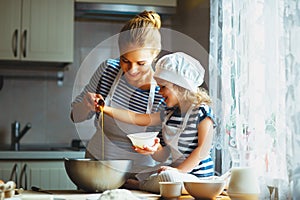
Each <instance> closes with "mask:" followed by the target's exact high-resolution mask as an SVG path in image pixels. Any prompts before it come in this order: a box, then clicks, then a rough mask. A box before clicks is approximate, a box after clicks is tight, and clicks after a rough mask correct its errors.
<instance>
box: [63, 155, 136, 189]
mask: <svg viewBox="0 0 300 200" xmlns="http://www.w3.org/2000/svg"><path fill="white" fill-rule="evenodd" d="M64 163H65V169H66V172H67V174H68V176H69V178H70V179H71V180H72V182H73V183H74V184H75V185H76V186H77V187H78V188H79V189H82V190H85V191H87V192H103V191H105V190H111V189H117V188H119V187H120V186H122V185H123V184H124V183H125V181H126V179H127V178H128V175H129V171H130V169H131V166H132V160H93V159H89V158H86V159H68V158H65V161H64Z"/></svg>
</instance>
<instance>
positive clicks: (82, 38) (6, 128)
mask: <svg viewBox="0 0 300 200" xmlns="http://www.w3.org/2000/svg"><path fill="white" fill-rule="evenodd" d="M208 2H209V1H208V0H207V1H203V0H201V1H199V0H198V1H195V0H189V1H186V0H179V1H178V5H179V7H178V14H177V15H176V16H175V17H174V18H173V19H172V23H170V22H169V23H168V24H172V29H174V30H177V31H179V32H181V33H184V34H186V35H188V36H189V37H191V38H193V39H194V40H196V41H197V42H199V43H200V44H201V45H202V46H203V48H204V49H205V50H206V51H208V46H209V42H208V38H209V37H208V35H209V9H208ZM122 25H123V22H120V23H119V22H109V23H108V22H99V21H98V22H95V21H94V22H91V21H90V22H86V21H76V22H75V52H74V63H73V64H71V65H69V66H68V70H67V71H66V72H65V73H64V82H63V85H62V86H58V85H57V83H56V82H55V81H49V80H19V79H5V80H4V86H3V89H2V90H1V91H0V145H5V144H7V145H8V144H10V132H11V123H12V122H14V121H15V120H18V121H20V122H21V128H23V127H24V126H25V124H26V123H27V122H30V123H31V124H32V128H31V129H30V130H29V131H28V133H27V134H26V135H25V136H24V138H23V139H22V140H21V144H39V145H45V144H49V145H58V146H60V145H70V142H71V140H72V139H77V138H79V136H78V134H77V130H76V127H75V126H74V124H73V123H72V122H71V121H70V118H69V114H70V103H71V101H72V91H73V85H74V81H75V77H76V74H77V71H78V70H79V68H80V64H81V62H82V61H83V59H84V58H85V56H86V55H87V54H88V53H89V51H90V50H92V49H93V48H94V47H95V46H96V45H97V44H99V43H100V42H101V41H103V40H105V39H107V38H109V37H110V36H112V35H114V34H116V33H118V32H119V30H120V29H121V27H122ZM167 28H170V27H167ZM107 48H109V47H107ZM201 56H202V57H203V61H201V62H202V64H203V65H205V67H207V60H208V57H207V55H201ZM206 71H207V73H206V82H207V83H208V81H207V80H208V76H207V75H208V70H206ZM49 74H51V73H50V72H45V75H49ZM83 127H84V129H80V132H82V131H84V132H86V134H84V136H83V137H84V138H83V139H87V138H89V137H90V136H91V134H92V132H93V128H92V125H91V123H90V122H88V123H85V124H84V125H83Z"/></svg>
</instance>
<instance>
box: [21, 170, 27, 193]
mask: <svg viewBox="0 0 300 200" xmlns="http://www.w3.org/2000/svg"><path fill="white" fill-rule="evenodd" d="M26 169H27V164H25V165H24V166H23V168H22V171H21V173H20V187H21V188H23V189H24V190H27V172H26ZM23 176H24V178H25V183H24V187H23Z"/></svg>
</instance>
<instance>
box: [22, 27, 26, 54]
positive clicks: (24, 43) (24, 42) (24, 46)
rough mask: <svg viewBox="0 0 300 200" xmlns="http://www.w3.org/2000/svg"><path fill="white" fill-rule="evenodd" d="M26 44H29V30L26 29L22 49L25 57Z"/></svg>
mask: <svg viewBox="0 0 300 200" xmlns="http://www.w3.org/2000/svg"><path fill="white" fill-rule="evenodd" d="M26 44H27V30H24V32H23V37H22V51H23V57H24V58H26Z"/></svg>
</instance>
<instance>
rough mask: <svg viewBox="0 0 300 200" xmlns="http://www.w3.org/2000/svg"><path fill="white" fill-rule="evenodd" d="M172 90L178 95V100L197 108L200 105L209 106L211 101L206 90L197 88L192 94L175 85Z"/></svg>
mask: <svg viewBox="0 0 300 200" xmlns="http://www.w3.org/2000/svg"><path fill="white" fill-rule="evenodd" d="M173 89H174V91H175V92H176V93H177V94H180V99H181V100H183V101H187V102H189V103H191V104H195V105H197V106H199V105H200V104H203V103H204V104H207V105H211V104H212V100H211V98H210V96H209V95H208V92H207V90H206V89H204V88H202V87H199V88H198V90H197V92H192V91H190V90H187V89H185V88H183V87H180V86H178V85H176V84H173Z"/></svg>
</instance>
